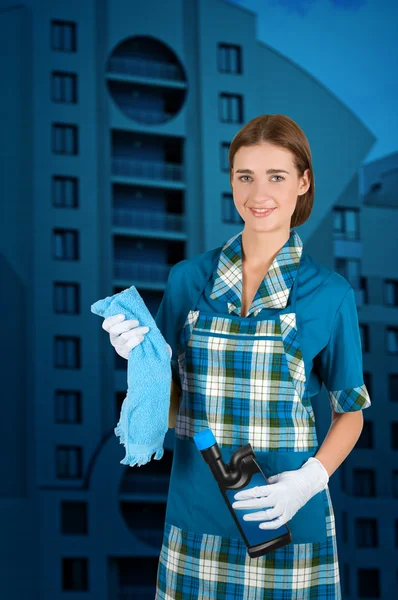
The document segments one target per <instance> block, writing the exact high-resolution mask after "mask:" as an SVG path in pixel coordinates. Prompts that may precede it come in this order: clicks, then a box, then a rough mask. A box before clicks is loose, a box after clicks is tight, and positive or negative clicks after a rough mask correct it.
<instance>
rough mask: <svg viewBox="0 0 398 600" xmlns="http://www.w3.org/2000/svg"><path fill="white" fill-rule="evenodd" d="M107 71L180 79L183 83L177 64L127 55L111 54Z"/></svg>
mask: <svg viewBox="0 0 398 600" xmlns="http://www.w3.org/2000/svg"><path fill="white" fill-rule="evenodd" d="M108 73H119V74H124V75H138V76H139V77H145V78H150V77H154V78H157V79H166V80H168V81H180V82H181V83H183V84H184V87H185V82H184V76H183V73H182V71H181V68H180V67H179V65H177V64H170V63H168V62H165V61H160V60H154V59H147V58H137V57H128V56H112V57H111V58H110V60H109V63H108Z"/></svg>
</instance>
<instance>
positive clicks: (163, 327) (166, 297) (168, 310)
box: [155, 265, 181, 388]
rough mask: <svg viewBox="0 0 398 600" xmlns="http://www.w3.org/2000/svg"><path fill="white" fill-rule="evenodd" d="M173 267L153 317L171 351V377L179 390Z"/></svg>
mask: <svg viewBox="0 0 398 600" xmlns="http://www.w3.org/2000/svg"><path fill="white" fill-rule="evenodd" d="M175 266H176V265H174V266H173V267H172V268H171V269H170V272H169V277H168V279H167V284H166V288H165V291H164V294H163V298H162V300H161V302H160V305H159V308H158V310H157V313H156V316H155V323H156V325H157V327H158V328H159V330H160V332H161V334H162V335H163V337H164V339H165V340H166V342H167V343H168V344H169V345H170V346H171V349H172V351H173V353H172V357H171V372H172V377H173V379H174V381H175V382H176V383H177V385H178V386H179V387H180V388H181V379H180V375H179V371H178V326H177V314H178V306H177V300H178V294H177V293H176V290H175V289H174V292H173V275H174V273H173V271H174V269H175Z"/></svg>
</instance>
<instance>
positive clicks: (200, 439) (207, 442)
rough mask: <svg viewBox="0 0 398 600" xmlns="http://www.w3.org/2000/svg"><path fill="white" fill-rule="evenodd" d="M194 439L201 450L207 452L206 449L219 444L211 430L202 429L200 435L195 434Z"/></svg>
mask: <svg viewBox="0 0 398 600" xmlns="http://www.w3.org/2000/svg"><path fill="white" fill-rule="evenodd" d="M193 439H194V441H195V444H196V446H197V447H198V449H199V450H206V448H210V446H214V444H217V440H216V438H215V437H214V433H213V432H212V430H211V429H202V431H199V433H195V435H194V436H193Z"/></svg>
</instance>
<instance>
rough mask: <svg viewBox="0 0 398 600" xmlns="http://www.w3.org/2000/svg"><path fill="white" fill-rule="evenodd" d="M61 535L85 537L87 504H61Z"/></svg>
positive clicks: (65, 502)
mask: <svg viewBox="0 0 398 600" xmlns="http://www.w3.org/2000/svg"><path fill="white" fill-rule="evenodd" d="M61 533H62V534H63V535H87V502H81V501H77V500H76V501H75V500H70V501H63V502H61Z"/></svg>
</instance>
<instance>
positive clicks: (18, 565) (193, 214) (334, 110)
mask: <svg viewBox="0 0 398 600" xmlns="http://www.w3.org/2000/svg"><path fill="white" fill-rule="evenodd" d="M270 10H271V9H270ZM304 43H305V42H304ZM0 48H1V51H0V64H1V78H2V94H1V96H0V110H1V115H2V116H3V119H2V135H1V137H0V144H1V161H0V164H1V169H2V177H1V178H0V185H1V217H2V218H1V220H0V227H1V235H0V240H1V241H0V243H1V252H0V268H1V275H2V292H1V294H0V302H1V306H2V307H3V310H2V317H3V318H2V324H3V327H2V356H1V358H2V360H1V361H0V368H1V373H2V386H3V394H2V398H3V402H2V407H3V418H2V419H1V420H0V427H1V435H0V461H1V467H2V469H1V472H2V477H1V482H0V523H1V531H2V536H1V541H0V552H1V557H2V559H1V564H2V570H1V575H0V597H1V598H4V599H5V600H39V599H40V600H58V599H59V600H61V598H64V597H65V594H66V593H67V592H69V591H74V592H80V593H81V594H82V597H83V595H84V598H87V599H89V598H90V599H91V598H92V599H95V600H109V599H118V600H133V599H136V598H137V599H139V600H146V599H151V600H152V599H153V597H154V587H155V579H156V572H157V566H158V559H159V551H160V544H161V539H162V530H163V523H164V515H165V503H166V498H167V489H168V478H169V472H170V467H171V461H172V447H173V436H174V431H173V430H170V431H169V432H168V434H167V437H166V443H165V446H166V452H165V455H164V458H163V459H162V460H161V461H152V462H151V463H149V464H148V465H146V466H145V467H142V468H130V467H125V466H123V465H120V464H119V463H120V460H121V459H122V458H123V456H124V449H123V447H122V446H120V444H119V441H118V439H117V438H116V436H115V434H114V431H113V429H114V427H115V425H116V423H117V420H118V417H119V411H120V406H121V403H122V401H123V399H124V397H125V390H126V361H124V360H123V359H121V358H119V357H118V356H117V355H116V354H115V352H114V350H113V348H112V347H111V345H110V344H109V337H108V334H106V333H105V332H104V331H103V329H102V328H101V323H102V321H101V320H100V319H99V318H98V317H97V316H95V315H93V314H92V313H91V311H90V306H91V304H92V303H93V302H95V301H96V300H97V299H99V298H103V297H105V296H107V295H112V294H114V293H117V292H118V291H121V290H122V289H125V288H127V287H129V286H131V285H135V286H136V287H137V289H138V290H139V292H140V294H141V296H142V297H143V299H144V301H145V302H146V304H147V306H148V308H149V309H150V310H151V312H152V313H153V314H155V313H156V309H157V307H158V305H159V303H160V300H161V298H162V294H163V290H164V288H165V284H166V281H167V277H168V273H169V270H170V268H171V266H172V265H173V264H175V263H177V262H178V261H180V260H182V259H184V258H189V257H190V256H192V255H195V254H198V253H200V252H203V251H205V250H208V249H210V248H212V247H215V246H218V245H220V244H221V243H222V242H223V241H225V240H227V239H228V238H230V237H231V236H232V235H233V234H234V233H236V232H238V231H239V230H240V229H242V220H241V218H240V216H239V214H238V213H237V211H236V210H235V207H234V203H233V197H232V193H231V188H230V185H229V174H228V148H229V144H230V142H231V140H232V138H233V136H234V135H235V134H236V133H237V131H238V130H239V129H240V128H241V127H242V126H243V125H244V124H245V123H246V122H248V121H249V120H250V119H252V118H254V117H255V116H258V115H260V114H266V113H281V114H286V115H288V116H290V117H291V118H293V119H294V120H295V121H296V122H297V123H298V124H299V125H300V126H301V127H302V128H303V130H304V131H305V133H306V135H307V137H308V139H309V141H310V144H311V149H312V153H313V159H314V165H313V166H314V171H315V179H316V198H315V204H314V208H313V212H312V215H311V217H310V219H309V221H308V222H307V223H305V224H304V225H303V226H302V227H301V228H300V230H299V233H300V236H301V237H302V239H303V241H304V243H305V245H306V250H307V251H308V252H309V253H311V254H313V255H314V256H315V257H316V258H317V259H318V260H320V261H321V262H323V263H324V264H325V265H327V266H329V267H332V268H335V269H336V270H338V269H339V270H343V274H345V276H346V277H347V278H348V279H350V280H351V281H352V282H353V283H352V284H353V286H354V284H355V287H356V288H357V289H358V301H359V302H362V303H363V302H364V300H363V299H362V300H361V298H362V296H363V294H364V282H367V283H368V284H369V288H368V293H369V295H370V301H369V304H368V305H361V306H362V309H361V310H362V313H361V317H362V320H363V323H364V325H365V324H366V325H368V326H369V328H370V331H369V336H370V339H372V335H373V334H374V336H375V338H377V339H379V343H381V340H382V339H383V338H382V336H383V333H381V332H380V330H381V327H384V326H385V324H387V321H388V324H389V326H390V327H391V330H390V329H389V330H388V332H386V334H385V335H386V338H385V340H386V344H388V346H387V347H388V348H390V349H391V348H393V349H394V348H396V337H395V336H396V332H395V329H394V327H393V322H394V319H395V323H396V322H397V315H396V308H395V309H394V308H393V307H392V306H391V299H395V300H393V302H396V301H397V300H396V284H395V283H394V282H393V277H394V267H395V265H394V262H393V259H392V256H393V252H391V253H388V255H387V256H384V255H383V254H382V249H383V247H385V245H386V239H385V238H384V231H383V228H382V227H381V228H380V233H378V232H377V231H375V223H376V222H383V223H385V227H387V228H388V230H389V231H390V232H391V236H392V237H390V238H389V239H390V240H391V239H392V238H393V237H394V229H395V219H394V215H395V212H394V207H393V206H391V204H390V205H388V206H389V207H388V209H387V211H386V212H384V209H385V206H384V204H383V203H382V204H378V205H377V207H375V206H374V205H370V204H369V203H368V202H367V201H365V202H364V205H363V208H361V211H362V212H361V214H362V215H363V216H364V217H363V218H364V219H365V220H364V225H363V231H362V235H361V242H358V240H356V239H352V240H351V239H350V245H349V247H348V246H347V245H346V246H344V247H343V246H342V245H341V243H340V242H341V240H337V239H335V236H336V234H337V233H336V232H338V231H344V232H345V233H347V232H351V231H353V230H355V227H356V225H355V223H356V219H357V218H358V214H357V213H358V210H357V209H358V208H359V205H360V202H359V199H360V197H361V196H362V195H366V196H367V194H368V192H369V193H373V196H374V197H375V194H376V195H377V194H378V193H379V192H370V191H369V190H368V189H367V187H365V188H363V189H362V190H361V191H360V193H357V191H356V190H353V193H352V195H351V196H350V205H349V209H348V210H346V211H344V214H342V213H343V211H342V210H341V206H339V202H341V199H342V198H344V194H345V193H346V192H347V189H348V188H350V186H351V185H352V182H353V181H355V178H356V177H357V174H358V169H359V168H360V165H361V162H362V161H363V160H364V158H365V156H366V153H367V152H368V150H369V149H370V147H371V146H372V144H373V142H374V136H373V135H372V134H371V132H369V130H368V129H367V128H366V127H365V126H364V125H363V123H362V122H361V121H360V120H359V119H358V118H357V117H356V116H355V115H354V114H353V113H352V112H351V111H350V110H348V109H347V107H346V106H344V105H343V104H342V103H341V102H340V101H339V100H338V98H336V97H335V96H334V95H333V94H332V93H331V92H330V91H329V90H328V89H326V88H325V87H323V86H322V85H321V84H320V82H319V81H317V80H315V79H314V78H313V77H312V76H311V75H310V74H309V73H307V72H306V71H305V70H304V69H302V68H300V67H299V66H298V65H297V64H294V63H293V62H291V61H290V60H287V59H286V58H285V57H283V56H281V55H280V54H279V53H278V52H277V51H275V50H274V49H273V48H271V47H269V46H267V45H266V44H264V43H262V42H260V41H259V40H257V39H256V16H255V14H253V13H252V12H250V11H249V10H247V9H245V8H243V7H237V6H233V5H231V4H229V3H228V2H226V1H224V0H192V2H191V1H190V2H181V1H180V2H178V1H175V2H174V1H170V2H163V1H161V0H148V1H147V2H145V3H142V2H138V1H131V0H130V1H128V0H97V1H95V2H94V0H86V1H84V2H82V1H80V2H78V1H77V0H51V1H50V0H37V1H34V2H32V3H31V4H30V3H25V4H24V3H23V2H15V3H12V2H9V5H8V6H7V7H4V8H2V9H1V10H0ZM369 168H370V167H369ZM391 168H392V167H391ZM366 172H367V171H366V169H364V171H363V173H366ZM383 177H384V178H385V180H386V181H387V180H388V178H389V175H388V174H387V175H385V174H384V175H383ZM370 180H372V181H373V176H372V177H370ZM383 181H384V180H383ZM390 193H391V197H392V196H393V190H392V188H390V192H389V194H390ZM380 194H381V195H383V194H384V192H382V191H380ZM383 197H384V196H383ZM389 197H390V196H389ZM351 200H352V202H351ZM391 202H392V199H391ZM351 205H352V206H351ZM357 205H358V206H357ZM354 209H355V210H354ZM372 211H373V212H374V213H375V212H376V211H377V215H375V216H377V221H376V219H375V218H374V217H373V212H372ZM369 217H371V218H369ZM334 230H335V231H334ZM370 236H371V239H369V238H370ZM376 236H377V242H378V244H377V243H375V240H376ZM358 243H362V248H363V250H362V253H363V262H362V271H361V269H360V265H359V266H358V265H357V263H355V261H356V260H360V255H359V249H358ZM391 244H392V245H393V242H391ZM366 248H367V250H366ZM347 249H348V250H347ZM334 256H336V264H335V263H334ZM342 261H345V262H344V263H343V262H342ZM382 277H383V278H384V277H385V278H386V280H387V282H386V284H385V288H383V289H385V290H386V292H385V294H386V296H385V297H386V298H387V299H388V302H390V305H389V307H388V308H384V307H383V300H382V292H381V289H382V288H381V285H382V284H381V281H382V279H381V278H382ZM372 307H374V309H375V312H373V310H372ZM377 309H378V310H377ZM370 312H372V316H370ZM374 314H376V315H377V316H376V317H374ZM390 317H391V318H390ZM365 333H366V332H365V329H364V335H365ZM374 358H375V361H376V360H381V357H379V356H378V357H374ZM395 361H396V357H395V358H394V356H393V355H391V356H386V358H385V361H383V363H382V365H381V366H382V369H381V370H379V369H378V370H377V371H375V372H374V373H372V376H374V378H375V379H376V380H377V382H376V383H375V386H376V387H377V388H380V389H384V391H383V392H382V393H381V394H380V402H384V403H385V405H386V406H385V411H384V413H385V414H386V415H387V414H390V413H388V411H391V414H392V413H393V409H395V408H396V407H395V406H393V399H394V398H393V396H396V391H394V390H396V388H397V380H396V378H397V375H396V374H395V373H394V368H395V371H397V368H396V366H394V365H395ZM375 364H377V363H376V362H375ZM365 365H366V370H367V371H369V372H370V370H371V369H370V363H369V362H368V357H367V356H366V355H365ZM383 377H384V379H383V380H382V378H383ZM386 377H387V379H385V378H386ZM388 377H389V378H390V379H388ZM387 382H388V383H389V385H390V388H389V389H390V390H393V391H390V392H388V387H387V385H388V383H387ZM383 386H384V388H383ZM388 393H390V399H389V400H388ZM326 398H327V396H326V395H324V396H320V398H319V402H318V404H317V409H318V414H319V423H320V426H321V425H322V424H324V425H325V424H326V423H327V425H329V424H330V406H329V403H328V402H327V399H326ZM377 398H379V396H378V395H377ZM381 398H383V400H381ZM373 412H374V413H376V410H375V411H373ZM372 416H375V417H376V415H373V414H372ZM395 420H396V421H397V420H398V417H397V418H396V419H395ZM374 421H375V422H374V429H375V435H376V436H379V443H380V448H381V447H384V450H385V451H384V453H383V454H382V455H380V459H381V460H379V459H377V460H376V458H375V457H376V456H378V455H377V454H375V453H374V450H371V449H368V450H362V449H360V450H359V449H358V451H355V456H353V457H352V460H351V458H350V462H349V465H350V469H351V468H352V469H353V470H354V469H355V468H358V469H363V470H368V469H370V468H374V469H375V472H376V471H377V477H379V479H378V481H380V484H379V485H380V486H385V487H380V490H384V494H385V498H384V499H383V498H380V499H378V501H379V500H380V504H377V505H376V503H375V501H374V499H373V500H372V499H370V500H366V499H364V501H363V503H361V506H359V504H358V500H357V498H356V497H354V495H353V494H351V493H350V494H348V493H345V494H343V493H342V492H341V490H340V485H341V484H340V480H339V477H338V475H337V474H336V476H334V477H332V478H331V482H330V483H331V485H330V487H331V491H332V498H333V501H334V506H335V511H336V520H337V526H338V533H339V526H340V525H339V523H340V513H341V519H342V528H343V529H342V531H343V534H344V536H346V537H344V539H342V541H341V546H340V547H339V556H340V562H341V571H342V576H343V577H344V578H346V577H347V581H348V582H351V591H350V593H351V596H350V597H352V598H355V597H356V596H355V594H357V590H358V589H359V584H357V583H356V579H355V577H356V576H357V575H356V574H355V573H354V570H356V569H358V572H359V569H362V570H364V572H363V573H361V577H363V581H366V582H367V583H366V585H367V588H368V589H370V588H371V586H372V585H373V583H372V582H373V581H375V579H374V577H376V576H375V575H374V574H373V571H372V569H375V565H377V568H379V569H380V575H377V577H379V576H380V578H383V577H384V572H385V571H387V570H388V568H387V564H386V560H385V558H383V559H382V558H381V556H380V558H378V553H377V551H376V550H374V549H373V548H370V549H369V550H364V551H362V550H360V552H363V555H362V554H361V555H360V554H359V551H358V553H357V554H356V555H355V556H353V553H352V550H353V548H356V542H355V539H354V538H353V537H352V536H353V531H354V530H353V529H352V533H349V534H348V541H347V534H346V530H347V526H346V525H344V524H345V523H346V522H347V521H349V523H350V524H351V525H350V527H354V523H355V519H356V518H358V519H360V518H362V519H367V520H371V519H372V515H373V514H374V513H375V510H376V506H377V508H380V507H384V506H386V507H387V506H388V507H389V508H388V510H389V511H390V512H389V513H387V510H386V511H384V510H383V515H385V520H384V521H383V522H382V523H380V524H379V526H380V527H383V528H385V533H384V534H383V535H384V536H385V538H384V539H385V541H386V543H388V544H391V543H392V542H391V540H392V535H393V534H392V533H391V532H392V529H391V528H392V527H393V525H394V521H393V515H392V508H391V506H392V505H391V502H390V500H391V495H393V494H394V490H395V495H396V493H397V474H396V470H395V471H394V468H393V466H394V465H393V449H394V448H393V446H390V445H389V444H388V440H389V439H390V437H389V436H391V439H392V438H393V437H394V435H395V437H394V439H397V436H396V423H395V421H391V422H389V420H388V419H385V418H381V417H380V416H378V417H377V422H376V418H375V419H374ZM390 428H391V429H390ZM394 432H395V433H394ZM369 435H370V434H369V427H368V428H367V430H366V433H365V435H364V440H368V436H369ZM363 443H369V441H366V442H365V441H363ZM376 443H377V442H376ZM395 443H396V442H395ZM383 444H384V446H383ZM376 467H378V469H377V468H376ZM381 472H383V473H384V474H385V475H386V479H385V481H383V479H382V476H381ZM344 473H347V469H345V470H344ZM394 473H395V475H394ZM394 476H395V479H391V478H392V477H394ZM355 477H357V478H358V483H355V481H356V479H355ZM368 477H369V475H368V474H366V473H365V474H363V473H362V474H361V473H360V474H359V475H355V473H354V472H353V473H352V477H351V475H348V474H347V482H348V481H351V483H350V484H348V483H347V485H350V486H351V485H352V486H356V485H358V486H359V487H361V488H362V486H365V487H366V486H368V485H370V484H369V481H368V479H367V478H368ZM388 478H389V480H388V481H387V479H388ZM389 486H390V487H389ZM359 487H358V489H359ZM346 489H347V488H346ZM366 489H368V488H366ZM334 490H336V497H335V496H334V495H333V494H334ZM335 498H336V500H335ZM340 499H342V501H344V507H343V508H341V507H340V505H339V501H340ZM367 502H369V504H367ZM370 503H371V504H370ZM341 511H343V512H341ZM387 514H388V525H387ZM344 527H345V528H344ZM356 527H357V531H359V532H360V533H359V534H358V535H359V537H360V538H361V539H364V538H365V537H366V539H368V536H371V535H373V534H372V532H373V525H372V524H369V523H365V524H362V525H361V524H359V525H356ZM387 529H388V532H387ZM369 532H370V533H369ZM361 536H362V537H361ZM346 549H347V554H345V552H346ZM367 552H369V554H366V555H365V553H367ZM394 552H395V554H394ZM396 552H397V551H396V550H395V551H394V550H392V546H391V553H389V555H388V561H390V563H389V565H390V570H391V572H392V569H391V566H392V564H393V563H394V557H395V559H396V557H397V554H396ZM359 556H361V557H363V560H362V558H361V559H360V558H359ZM354 558H355V560H357V561H358V565H354V560H353V559H354ZM382 560H383V561H384V562H381V561H382ZM396 562H397V561H396V560H395V563H396ZM345 564H347V565H348V566H347V567H344V569H343V565H345ZM383 569H384V571H383ZM349 570H350V571H349ZM368 571H369V573H370V575H369V573H368ZM347 585H348V584H347ZM347 596H348V593H347ZM358 597H360V596H358ZM379 597H382V596H379ZM385 597H386V598H387V596H385Z"/></svg>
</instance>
